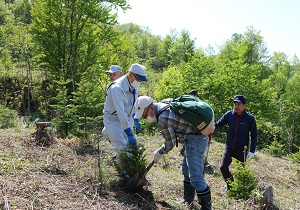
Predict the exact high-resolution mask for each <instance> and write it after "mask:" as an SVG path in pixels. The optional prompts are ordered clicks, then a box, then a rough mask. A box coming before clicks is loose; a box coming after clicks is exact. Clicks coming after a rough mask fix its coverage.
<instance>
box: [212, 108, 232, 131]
mask: <svg viewBox="0 0 300 210" xmlns="http://www.w3.org/2000/svg"><path fill="white" fill-rule="evenodd" d="M230 114H231V111H227V112H226V113H225V114H224V115H223V116H222V117H221V118H220V119H219V120H218V121H217V122H216V123H215V130H217V129H218V128H219V127H222V126H223V125H226V124H227V123H228V119H229V115H230Z"/></svg>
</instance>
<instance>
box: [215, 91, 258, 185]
mask: <svg viewBox="0 0 300 210" xmlns="http://www.w3.org/2000/svg"><path fill="white" fill-rule="evenodd" d="M233 103H234V105H233V110H229V111H227V112H226V113H225V114H224V115H223V116H222V117H221V118H220V119H219V120H218V121H217V122H216V123H215V131H216V130H217V129H218V128H220V127H222V126H224V125H227V127H228V128H227V138H226V141H225V150H224V152H223V155H222V161H221V165H220V170H221V173H222V176H223V178H224V180H225V182H226V184H227V189H226V191H227V190H229V189H230V183H231V182H233V181H234V178H233V175H232V173H231V172H230V170H229V166H230V164H231V162H232V158H235V159H237V160H239V161H241V162H245V161H246V159H248V158H250V157H254V152H255V148H256V144H257V127H256V120H255V118H254V116H253V115H252V114H250V113H249V112H247V111H246V98H245V97H244V96H243V95H236V96H235V97H234V99H233ZM249 133H251V145H250V150H249V143H250V139H249ZM244 147H246V148H247V151H248V152H247V153H246V154H245V153H244Z"/></svg>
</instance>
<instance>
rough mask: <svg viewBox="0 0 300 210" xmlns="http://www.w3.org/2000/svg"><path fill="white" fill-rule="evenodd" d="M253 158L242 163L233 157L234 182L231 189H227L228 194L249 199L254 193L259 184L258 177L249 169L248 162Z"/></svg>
mask: <svg viewBox="0 0 300 210" xmlns="http://www.w3.org/2000/svg"><path fill="white" fill-rule="evenodd" d="M250 160H251V159H248V160H247V161H246V162H245V163H242V162H240V161H238V160H236V159H233V165H234V166H235V170H234V182H231V183H230V190H228V191H227V196H228V197H231V198H235V199H242V200H247V199H248V198H249V197H250V195H251V194H252V193H253V191H254V189H255V188H256V186H257V184H258V182H259V181H258V179H257V178H256V176H255V175H254V173H253V172H251V171H250V170H249V169H248V165H247V164H248V163H249V161H250Z"/></svg>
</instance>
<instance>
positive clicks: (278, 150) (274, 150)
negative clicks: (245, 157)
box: [269, 139, 285, 157]
mask: <svg viewBox="0 0 300 210" xmlns="http://www.w3.org/2000/svg"><path fill="white" fill-rule="evenodd" d="M269 151H270V154H271V155H273V156H275V157H281V156H283V155H284V153H285V151H284V144H280V143H279V142H278V141H277V140H276V139H275V140H274V141H273V142H272V143H271V145H269Z"/></svg>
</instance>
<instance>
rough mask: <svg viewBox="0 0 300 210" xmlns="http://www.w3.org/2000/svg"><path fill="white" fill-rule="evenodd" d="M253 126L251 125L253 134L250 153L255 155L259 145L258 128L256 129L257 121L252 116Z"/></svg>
mask: <svg viewBox="0 0 300 210" xmlns="http://www.w3.org/2000/svg"><path fill="white" fill-rule="evenodd" d="M251 119H252V120H251V125H250V132H251V147H250V152H252V153H254V152H255V148H256V144H257V136H258V134H257V127H256V121H255V118H254V117H253V116H251Z"/></svg>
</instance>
